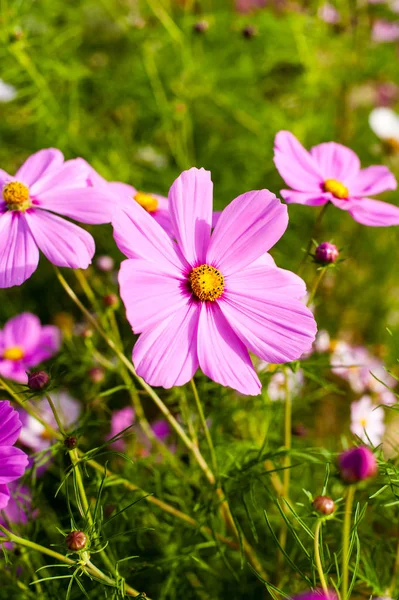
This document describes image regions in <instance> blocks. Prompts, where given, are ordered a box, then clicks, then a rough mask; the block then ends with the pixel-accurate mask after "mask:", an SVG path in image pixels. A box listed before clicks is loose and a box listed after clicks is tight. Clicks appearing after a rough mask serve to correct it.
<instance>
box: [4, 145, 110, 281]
mask: <svg viewBox="0 0 399 600" xmlns="http://www.w3.org/2000/svg"><path fill="white" fill-rule="evenodd" d="M87 176H88V169H87V167H86V166H85V164H84V162H83V161H80V160H68V161H66V162H64V158H63V155H62V154H61V152H60V151H59V150H55V149H52V148H50V149H47V150H40V152H36V154H33V155H32V156H30V157H29V158H28V159H27V160H26V161H25V163H24V164H23V165H22V167H21V168H20V169H19V170H18V171H17V173H16V175H15V176H11V175H8V173H6V172H5V171H2V170H0V185H1V187H2V198H1V200H0V288H7V287H12V286H14V285H21V283H23V282H24V281H26V279H28V278H29V277H30V276H31V275H32V273H33V272H34V271H35V270H36V268H37V265H38V262H39V250H41V251H42V252H43V254H44V255H45V256H46V258H48V260H49V261H50V262H52V263H53V264H54V265H57V266H59V267H71V268H73V269H86V268H87V267H88V265H89V264H90V263H91V259H92V257H93V255H94V250H95V247H94V240H93V238H92V236H91V235H90V234H89V233H88V232H87V231H85V230H84V229H81V228H80V227H78V226H77V225H74V224H73V223H70V222H69V221H67V220H66V219H61V218H60V217H59V216H57V215H63V216H64V217H69V218H71V219H75V220H76V221H81V222H82V223H93V224H94V223H109V222H110V220H111V214H112V210H113V207H112V198H111V197H110V195H109V194H107V193H106V191H104V192H103V191H99V190H97V191H94V190H93V189H91V188H89V187H87ZM54 213H57V214H54Z"/></svg>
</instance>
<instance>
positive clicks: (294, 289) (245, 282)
mask: <svg viewBox="0 0 399 600" xmlns="http://www.w3.org/2000/svg"><path fill="white" fill-rule="evenodd" d="M265 256H266V257H269V256H270V255H268V254H265V255H264V256H262V259H264V257H265ZM270 258H271V257H270ZM273 263H274V261H273V262H271V264H270V265H268V264H267V263H265V261H264V260H262V261H261V260H257V261H255V262H254V263H252V264H251V265H249V266H248V267H245V269H243V270H242V271H239V272H238V273H234V275H230V276H229V277H226V279H225V286H226V287H225V290H226V292H233V293H234V294H236V295H239V296H242V297H243V298H245V297H246V296H247V295H248V294H249V295H250V296H252V294H255V295H257V296H259V297H262V296H264V295H265V294H268V293H269V292H270V293H272V294H286V295H287V296H289V297H291V298H298V299H300V298H303V297H304V296H305V295H306V284H305V282H304V281H303V279H301V278H300V277H298V275H296V274H295V273H292V272H291V271H287V270H286V269H279V268H278V267H277V266H276V265H275V264H273Z"/></svg>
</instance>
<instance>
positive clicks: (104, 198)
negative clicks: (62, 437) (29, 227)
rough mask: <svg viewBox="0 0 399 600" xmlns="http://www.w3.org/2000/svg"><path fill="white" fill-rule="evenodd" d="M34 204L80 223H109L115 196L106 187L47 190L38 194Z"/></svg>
mask: <svg viewBox="0 0 399 600" xmlns="http://www.w3.org/2000/svg"><path fill="white" fill-rule="evenodd" d="M35 206H37V207H38V208H43V209H45V210H51V211H52V212H54V213H58V214H59V215H63V216H64V217H69V218H71V219H74V220H75V221H80V222H81V223H90V224H94V225H96V224H99V223H110V222H111V219H112V213H113V211H114V208H115V198H114V196H113V194H112V193H111V192H107V191H106V189H104V190H102V189H101V190H99V189H98V188H94V187H89V188H78V189H73V188H71V189H61V190H56V191H52V190H50V191H47V192H43V193H42V194H40V197H39V198H38V201H37V202H35Z"/></svg>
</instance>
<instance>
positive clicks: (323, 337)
mask: <svg viewBox="0 0 399 600" xmlns="http://www.w3.org/2000/svg"><path fill="white" fill-rule="evenodd" d="M330 343H331V340H330V334H329V333H328V331H326V330H325V329H321V330H320V331H319V332H318V333H317V335H316V339H315V342H314V349H315V350H316V352H320V353H322V352H328V351H329V349H330Z"/></svg>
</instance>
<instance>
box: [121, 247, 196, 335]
mask: <svg viewBox="0 0 399 600" xmlns="http://www.w3.org/2000/svg"><path fill="white" fill-rule="evenodd" d="M119 285H120V291H121V298H122V300H123V303H124V305H125V308H126V316H127V320H128V321H129V323H130V325H131V326H132V329H133V331H134V333H141V332H142V331H144V330H145V329H149V328H150V327H154V326H155V325H157V324H158V323H159V322H160V321H162V320H164V319H167V318H168V317H170V316H172V315H173V314H176V313H177V312H178V311H179V310H181V309H183V308H184V306H186V305H187V299H188V298H190V294H189V292H188V291H187V281H186V279H184V278H182V277H178V276H176V277H175V276H172V275H170V274H169V273H164V272H162V271H161V270H160V269H159V268H158V266H157V265H155V264H154V263H149V262H148V261H146V260H140V259H130V260H125V261H123V263H122V264H121V268H120V271H119Z"/></svg>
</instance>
